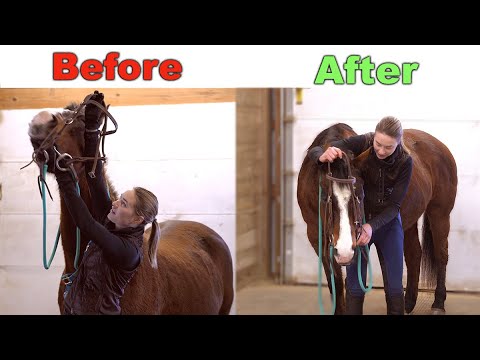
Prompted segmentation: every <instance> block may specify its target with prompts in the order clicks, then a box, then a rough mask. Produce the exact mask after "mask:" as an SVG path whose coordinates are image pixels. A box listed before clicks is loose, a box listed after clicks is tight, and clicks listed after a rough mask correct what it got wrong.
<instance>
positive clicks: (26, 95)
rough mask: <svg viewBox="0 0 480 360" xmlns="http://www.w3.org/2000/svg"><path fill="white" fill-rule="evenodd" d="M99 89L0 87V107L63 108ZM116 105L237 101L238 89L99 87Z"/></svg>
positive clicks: (111, 103) (108, 101)
mask: <svg viewBox="0 0 480 360" xmlns="http://www.w3.org/2000/svg"><path fill="white" fill-rule="evenodd" d="M95 90H96V89H83V88H75V89H72V88H70V89H55V88H50V89H0V110H14V109H42V108H62V107H64V106H65V105H67V104H68V103H69V102H71V101H76V102H79V103H80V102H81V101H82V100H83V99H84V98H85V96H86V95H88V94H90V93H92V92H93V91H95ZM98 90H99V91H101V92H103V93H104V94H105V99H106V103H107V104H110V105H112V106H129V105H160V104H192V103H214V102H234V101H235V89H132V88H130V89H127V88H122V89H98Z"/></svg>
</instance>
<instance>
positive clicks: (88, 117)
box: [85, 90, 105, 130]
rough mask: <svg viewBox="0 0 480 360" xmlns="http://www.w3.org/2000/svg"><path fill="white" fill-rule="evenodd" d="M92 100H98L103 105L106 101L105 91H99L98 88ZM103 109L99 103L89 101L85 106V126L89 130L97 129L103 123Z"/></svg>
mask: <svg viewBox="0 0 480 360" xmlns="http://www.w3.org/2000/svg"><path fill="white" fill-rule="evenodd" d="M90 101H96V102H97V103H99V104H100V105H102V106H103V107H105V102H104V101H103V93H99V92H98V91H97V90H95V92H94V93H93V95H92V97H91V98H90ZM102 117H103V111H102V109H100V108H99V107H98V106H97V105H95V104H92V103H89V104H87V105H86V106H85V128H86V129H87V130H97V129H98V128H99V127H100V125H102V122H103V120H102Z"/></svg>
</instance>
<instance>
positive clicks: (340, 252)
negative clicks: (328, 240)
mask: <svg viewBox="0 0 480 360" xmlns="http://www.w3.org/2000/svg"><path fill="white" fill-rule="evenodd" d="M351 195H352V194H351V193H350V190H349V189H348V187H346V186H344V187H343V188H340V186H338V184H337V183H335V182H334V183H333V196H335V198H336V199H337V204H338V211H339V214H340V220H339V221H340V231H339V234H338V241H337V244H336V245H335V249H336V250H337V251H336V254H335V259H336V260H337V262H338V263H339V264H348V263H349V262H350V261H351V260H352V258H353V254H354V252H353V249H352V245H353V244H352V241H353V240H352V233H351V231H350V218H349V216H348V202H349V201H350V197H351Z"/></svg>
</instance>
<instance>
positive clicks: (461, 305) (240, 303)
mask: <svg viewBox="0 0 480 360" xmlns="http://www.w3.org/2000/svg"><path fill="white" fill-rule="evenodd" d="M236 296H237V297H236V309H237V311H236V312H237V314H238V315H319V314H331V309H332V299H331V296H330V293H329V291H328V288H327V287H323V288H322V303H320V302H319V297H318V287H317V286H315V285H277V284H275V283H273V282H259V283H255V284H252V285H249V286H247V287H244V288H242V289H241V290H239V291H238V292H237V295H236ZM433 296H434V295H433V293H431V292H420V293H419V295H418V301H417V305H416V307H415V309H414V310H413V312H412V314H410V315H432V312H431V310H430V306H431V304H432V302H433ZM321 309H323V311H322V312H321ZM386 309H387V308H386V304H385V295H384V292H383V289H375V288H374V289H372V290H371V291H369V292H368V293H367V294H366V296H365V304H364V314H365V315H384V314H386ZM445 310H446V315H480V293H473V294H469V293H452V292H449V293H447V300H446V302H445Z"/></svg>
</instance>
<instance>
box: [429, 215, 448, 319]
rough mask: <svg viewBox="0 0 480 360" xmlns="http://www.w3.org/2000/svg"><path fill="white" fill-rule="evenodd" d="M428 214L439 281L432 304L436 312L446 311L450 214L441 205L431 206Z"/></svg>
mask: <svg viewBox="0 0 480 360" xmlns="http://www.w3.org/2000/svg"><path fill="white" fill-rule="evenodd" d="M426 215H427V216H428V220H429V225H430V231H431V235H432V239H433V254H434V258H435V270H436V277H437V283H436V288H435V300H434V302H433V304H432V310H433V311H434V312H442V313H443V312H445V299H446V298H447V288H446V286H445V282H446V277H447V262H448V234H449V232H450V215H449V214H445V211H444V210H443V209H442V208H441V207H434V206H432V207H429V208H428V209H427V213H426Z"/></svg>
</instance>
